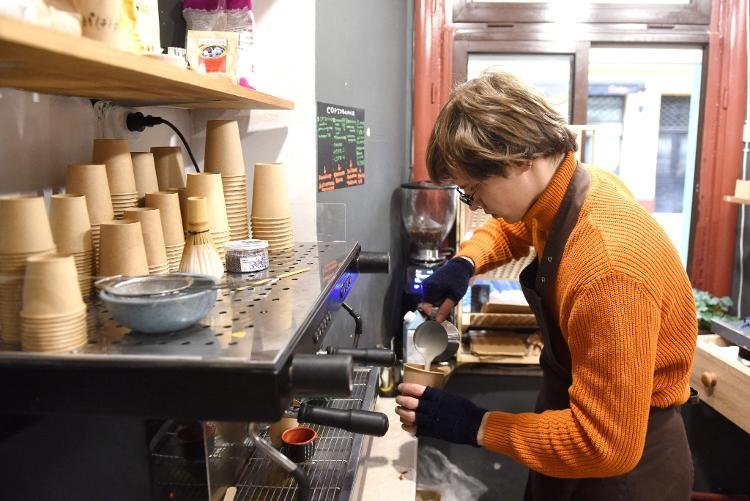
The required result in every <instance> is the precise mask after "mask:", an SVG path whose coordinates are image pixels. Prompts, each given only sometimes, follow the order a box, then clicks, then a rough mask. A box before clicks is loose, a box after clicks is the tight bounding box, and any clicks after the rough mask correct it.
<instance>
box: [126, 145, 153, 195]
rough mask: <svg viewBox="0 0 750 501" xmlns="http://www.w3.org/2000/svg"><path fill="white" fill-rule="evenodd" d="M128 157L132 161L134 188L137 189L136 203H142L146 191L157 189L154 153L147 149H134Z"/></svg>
mask: <svg viewBox="0 0 750 501" xmlns="http://www.w3.org/2000/svg"><path fill="white" fill-rule="evenodd" d="M130 158H131V160H132V161H133V175H134V176H135V189H136V190H137V191H138V205H143V199H144V197H145V196H146V193H152V192H154V191H159V182H158V181H157V180H156V166H155V164H154V155H153V154H152V153H149V152H147V151H145V152H143V151H134V152H131V153H130Z"/></svg>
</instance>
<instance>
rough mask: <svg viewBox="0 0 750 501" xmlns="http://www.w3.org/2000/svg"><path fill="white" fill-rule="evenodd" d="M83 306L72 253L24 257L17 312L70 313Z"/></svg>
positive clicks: (42, 314) (35, 314) (26, 313)
mask: <svg viewBox="0 0 750 501" xmlns="http://www.w3.org/2000/svg"><path fill="white" fill-rule="evenodd" d="M85 308H86V306H85V305H84V303H83V298H82V296H81V288H80V286H79V284H78V273H77V272H76V265H75V261H74V260H73V257H72V256H61V255H50V256H34V257H30V258H29V259H28V260H27V261H26V276H25V278H24V285H23V310H22V311H21V315H28V316H44V315H70V314H71V313H76V312H79V311H81V310H82V309H85Z"/></svg>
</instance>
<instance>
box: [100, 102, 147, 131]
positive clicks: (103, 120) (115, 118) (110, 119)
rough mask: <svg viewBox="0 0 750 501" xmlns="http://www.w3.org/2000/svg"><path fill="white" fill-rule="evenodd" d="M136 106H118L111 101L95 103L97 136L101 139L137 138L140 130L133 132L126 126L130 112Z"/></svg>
mask: <svg viewBox="0 0 750 501" xmlns="http://www.w3.org/2000/svg"><path fill="white" fill-rule="evenodd" d="M134 111H137V110H136V109H134V108H129V107H125V106H118V105H116V104H113V103H112V102H111V101H97V102H96V104H94V116H95V117H96V131H95V132H96V137H97V138H100V139H136V138H137V137H138V134H139V133H138V132H131V131H129V130H128V128H127V127H126V126H125V118H126V117H127V116H128V113H132V112H134Z"/></svg>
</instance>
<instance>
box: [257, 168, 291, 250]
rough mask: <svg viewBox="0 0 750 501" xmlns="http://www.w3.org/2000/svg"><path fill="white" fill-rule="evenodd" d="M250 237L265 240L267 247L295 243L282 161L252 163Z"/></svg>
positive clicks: (285, 245) (275, 247)
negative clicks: (253, 168) (251, 233)
mask: <svg viewBox="0 0 750 501" xmlns="http://www.w3.org/2000/svg"><path fill="white" fill-rule="evenodd" d="M251 224H252V229H253V238H256V239H259V240H267V241H268V250H269V251H276V250H285V249H289V248H291V247H292V245H293V244H294V234H293V232H292V218H291V211H290V208H289V195H288V192H287V185H286V172H285V168H284V164H280V163H277V164H255V172H254V175H253V209H252V217H251Z"/></svg>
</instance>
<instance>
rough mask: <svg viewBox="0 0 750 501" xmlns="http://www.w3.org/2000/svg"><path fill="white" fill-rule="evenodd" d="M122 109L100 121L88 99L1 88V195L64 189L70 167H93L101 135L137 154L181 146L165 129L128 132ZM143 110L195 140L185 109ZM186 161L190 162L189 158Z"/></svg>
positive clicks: (161, 127)
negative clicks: (93, 153) (121, 142)
mask: <svg viewBox="0 0 750 501" xmlns="http://www.w3.org/2000/svg"><path fill="white" fill-rule="evenodd" d="M123 111H124V110H123V109H121V108H120V109H114V110H111V111H107V112H106V113H104V114H103V115H102V117H101V118H98V117H97V114H96V113H95V109H94V106H93V105H92V104H91V101H90V100H88V99H84V98H74V97H64V96H51V95H45V94H36V93H33V92H23V91H18V90H14V89H0V131H2V136H0V193H3V194H7V193H19V192H37V191H40V190H44V189H52V190H55V191H58V190H60V189H61V188H62V187H64V185H65V166H66V165H67V164H74V163H90V162H91V149H92V144H93V140H94V139H95V138H97V137H114V138H125V139H129V140H130V146H131V149H132V150H133V151H144V150H145V151H148V149H149V148H150V147H151V146H159V145H170V144H171V145H176V144H178V142H179V139H177V136H176V135H175V134H174V133H172V131H171V130H170V129H169V128H167V127H166V126H157V127H155V128H151V129H147V130H146V131H145V132H142V133H133V132H128V131H127V130H126V129H125V126H124V114H123ZM141 111H143V112H144V113H159V114H160V115H161V116H164V117H165V118H167V120H170V121H172V122H173V123H174V124H175V125H176V126H177V127H178V128H179V129H180V130H182V131H183V134H186V135H187V136H188V137H190V134H191V133H192V124H191V122H190V120H189V114H188V112H187V111H185V110H177V109H166V108H143V109H141ZM185 160H186V164H189V163H190V161H189V157H188V156H187V154H185Z"/></svg>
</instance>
